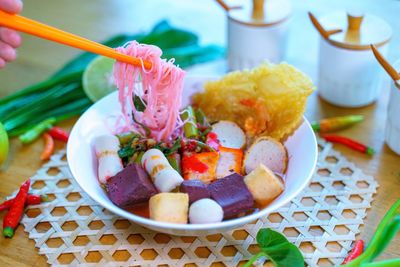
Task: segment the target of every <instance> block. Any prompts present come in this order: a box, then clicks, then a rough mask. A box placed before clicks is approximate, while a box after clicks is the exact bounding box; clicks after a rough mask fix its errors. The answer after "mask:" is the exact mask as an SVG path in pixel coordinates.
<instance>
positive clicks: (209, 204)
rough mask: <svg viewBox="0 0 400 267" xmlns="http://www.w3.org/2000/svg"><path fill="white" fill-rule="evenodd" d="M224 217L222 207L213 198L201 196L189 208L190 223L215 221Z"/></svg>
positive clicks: (219, 220)
mask: <svg viewBox="0 0 400 267" xmlns="http://www.w3.org/2000/svg"><path fill="white" fill-rule="evenodd" d="M223 218H224V211H223V210H222V207H221V206H220V205H219V204H218V203H217V202H216V201H214V200H212V199H209V198H203V199H200V200H197V201H196V202H194V203H193V204H192V205H191V206H190V208H189V221H190V223H193V224H194V223H217V222H221V221H222V219H223Z"/></svg>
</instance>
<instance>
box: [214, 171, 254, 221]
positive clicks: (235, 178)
mask: <svg viewBox="0 0 400 267" xmlns="http://www.w3.org/2000/svg"><path fill="white" fill-rule="evenodd" d="M208 190H209V191H210V193H211V198H212V199H214V200H215V201H216V202H217V203H218V204H219V205H221V207H222V209H223V210H224V219H228V218H233V217H236V216H238V215H239V214H240V213H243V212H246V211H249V210H250V209H252V208H253V205H254V199H253V196H252V195H251V193H250V191H249V189H247V186H246V184H245V183H244V181H243V176H241V175H239V174H237V173H233V174H231V175H229V176H226V177H225V178H221V179H218V180H217V181H215V182H213V183H211V184H209V185H208Z"/></svg>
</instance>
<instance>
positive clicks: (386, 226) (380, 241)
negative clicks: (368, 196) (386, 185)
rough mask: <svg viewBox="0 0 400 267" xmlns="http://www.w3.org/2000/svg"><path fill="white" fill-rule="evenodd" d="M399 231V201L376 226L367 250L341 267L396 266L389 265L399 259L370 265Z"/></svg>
mask: <svg viewBox="0 0 400 267" xmlns="http://www.w3.org/2000/svg"><path fill="white" fill-rule="evenodd" d="M399 230H400V199H399V200H397V201H396V202H395V203H394V204H393V206H392V207H391V208H390V209H389V211H388V212H387V213H386V215H385V216H384V217H383V219H382V221H381V223H380V224H379V225H378V227H377V229H376V231H375V234H374V236H373V237H372V239H371V241H370V242H369V244H368V246H367V249H366V250H365V251H364V253H362V254H361V255H360V256H359V257H357V258H356V259H354V260H352V261H351V262H349V263H347V264H346V265H343V266H345V267H358V266H362V267H364V266H385V267H386V266H387V267H389V266H396V265H391V264H392V263H393V262H399V261H400V260H399V259H394V260H391V261H383V262H376V263H373V264H372V263H371V262H372V261H373V260H374V259H375V258H376V257H378V256H379V255H380V254H381V253H382V252H383V251H384V249H385V248H386V247H387V246H388V245H389V243H390V241H391V240H392V239H393V237H394V236H395V235H396V234H397V233H398V232H399Z"/></svg>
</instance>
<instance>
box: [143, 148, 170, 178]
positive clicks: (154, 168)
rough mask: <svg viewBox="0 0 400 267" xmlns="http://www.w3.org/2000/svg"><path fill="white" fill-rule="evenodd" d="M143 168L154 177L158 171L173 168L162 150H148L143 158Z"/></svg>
mask: <svg viewBox="0 0 400 267" xmlns="http://www.w3.org/2000/svg"><path fill="white" fill-rule="evenodd" d="M141 163H142V166H143V168H144V169H145V170H146V171H147V173H148V174H149V175H150V176H152V177H153V176H154V175H156V174H157V172H158V171H160V170H162V169H164V168H167V167H171V166H170V164H169V162H168V160H167V158H166V157H165V156H164V154H163V153H162V152H161V150H158V149H155V148H152V149H149V150H147V151H146V152H145V153H144V154H143V157H142V162H141Z"/></svg>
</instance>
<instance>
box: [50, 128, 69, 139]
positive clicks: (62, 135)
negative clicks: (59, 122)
mask: <svg viewBox="0 0 400 267" xmlns="http://www.w3.org/2000/svg"><path fill="white" fill-rule="evenodd" d="M48 134H50V135H51V137H53V138H54V139H56V140H60V141H63V142H65V143H66V142H68V138H69V133H68V132H66V131H64V130H63V129H61V128H60V127H52V128H51V129H50V130H49V131H48Z"/></svg>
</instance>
